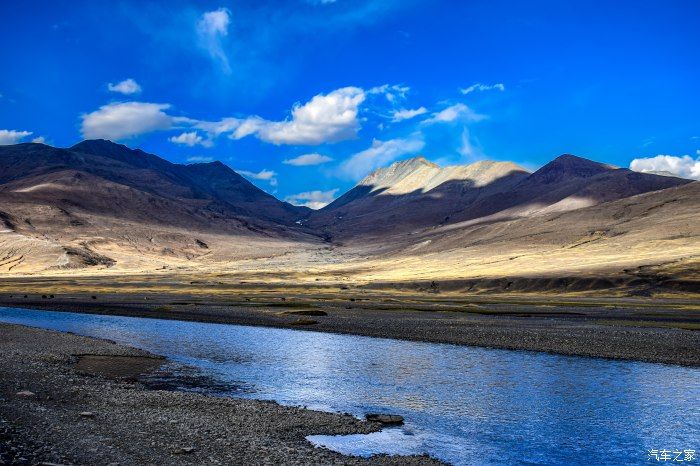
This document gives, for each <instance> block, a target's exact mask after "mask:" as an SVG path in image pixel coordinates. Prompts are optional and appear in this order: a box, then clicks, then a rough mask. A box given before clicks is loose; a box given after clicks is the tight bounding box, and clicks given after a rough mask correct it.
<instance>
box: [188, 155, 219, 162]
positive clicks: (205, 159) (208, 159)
mask: <svg viewBox="0 0 700 466" xmlns="http://www.w3.org/2000/svg"><path fill="white" fill-rule="evenodd" d="M213 161H214V159H213V158H212V157H204V156H201V155H193V156H192V157H187V162H188V163H209V162H213Z"/></svg>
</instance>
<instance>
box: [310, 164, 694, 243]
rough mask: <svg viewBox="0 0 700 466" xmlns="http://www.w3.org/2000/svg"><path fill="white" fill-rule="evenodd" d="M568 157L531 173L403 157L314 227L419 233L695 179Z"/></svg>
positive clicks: (319, 215)
mask: <svg viewBox="0 0 700 466" xmlns="http://www.w3.org/2000/svg"><path fill="white" fill-rule="evenodd" d="M689 182H690V181H689V180H684V179H681V178H673V177H668V176H658V175H652V174H646V173H637V172H633V171H630V170H626V169H619V168H615V167H612V166H610V165H605V164H601V163H597V162H593V161H591V160H587V159H584V158H580V157H576V156H573V155H569V154H565V155H562V156H560V157H557V158H556V159H554V160H553V161H552V162H550V163H548V164H547V165H545V166H543V167H542V168H540V169H539V170H537V171H536V172H534V173H532V174H529V173H527V172H526V171H525V170H523V169H522V168H520V167H518V166H517V165H514V164H512V163H508V162H476V163H474V164H471V165H466V166H453V167H444V168H441V167H439V166H437V165H435V164H432V163H430V162H428V161H426V160H425V159H422V158H415V159H410V160H406V161H402V162H396V163H394V164H392V165H391V166H390V167H387V168H382V169H379V170H377V171H375V172H374V173H372V174H370V175H369V176H367V177H366V178H365V179H363V180H362V181H361V182H360V183H359V184H358V185H357V186H356V187H355V188H353V189H352V190H350V191H349V192H348V193H346V194H345V195H343V196H341V197H340V198H338V199H337V200H336V201H335V202H333V203H331V204H329V205H328V206H326V207H325V208H323V209H321V210H320V211H319V212H314V213H312V214H311V216H310V219H309V221H308V225H309V226H310V227H312V228H317V229H323V230H325V231H326V232H327V235H329V236H331V237H334V238H341V239H348V238H351V237H356V236H363V235H372V236H376V235H382V234H387V233H396V234H401V233H402V232H416V231H418V230H419V229H421V228H431V227H436V226H440V225H443V224H447V223H455V222H461V221H465V220H473V219H479V218H484V219H485V221H498V220H504V219H512V218H519V217H524V216H532V215H541V214H545V213H548V212H557V211H568V210H574V209H579V208H583V207H588V206H592V205H596V204H599V203H601V202H608V201H613V200H616V199H622V198H625V197H629V196H634V195H636V194H640V193H645V192H649V191H657V190H660V189H666V188H669V187H673V186H680V185H683V184H686V183H689Z"/></svg>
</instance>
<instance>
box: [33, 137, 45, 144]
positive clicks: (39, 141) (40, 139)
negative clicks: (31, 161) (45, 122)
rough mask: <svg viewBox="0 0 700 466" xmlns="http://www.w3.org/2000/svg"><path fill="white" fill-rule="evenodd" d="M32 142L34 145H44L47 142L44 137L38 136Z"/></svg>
mask: <svg viewBox="0 0 700 466" xmlns="http://www.w3.org/2000/svg"><path fill="white" fill-rule="evenodd" d="M32 142H33V143H34V144H44V143H45V142H46V138H45V137H44V136H37V137H35V138H34V139H32Z"/></svg>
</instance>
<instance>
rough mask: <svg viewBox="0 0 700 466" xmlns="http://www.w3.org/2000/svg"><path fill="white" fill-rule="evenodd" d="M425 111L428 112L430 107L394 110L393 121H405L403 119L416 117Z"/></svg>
mask: <svg viewBox="0 0 700 466" xmlns="http://www.w3.org/2000/svg"><path fill="white" fill-rule="evenodd" d="M424 113H428V109H427V108H425V107H419V108H416V109H413V110H407V109H401V110H394V112H393V114H392V118H391V121H394V122H397V121H403V120H410V119H411V118H415V117H417V116H419V115H423V114H424Z"/></svg>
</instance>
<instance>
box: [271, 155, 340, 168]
mask: <svg viewBox="0 0 700 466" xmlns="http://www.w3.org/2000/svg"><path fill="white" fill-rule="evenodd" d="M331 160H333V159H332V158H330V157H328V156H327V155H321V154H317V153H313V154H304V155H300V156H299V157H294V158H293V159H287V160H284V161H283V162H282V163H286V164H287V165H294V166H296V167H305V166H308V165H320V164H322V163H326V162H330V161H331Z"/></svg>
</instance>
